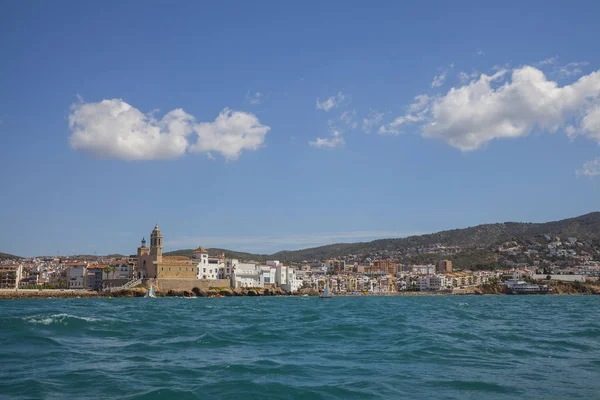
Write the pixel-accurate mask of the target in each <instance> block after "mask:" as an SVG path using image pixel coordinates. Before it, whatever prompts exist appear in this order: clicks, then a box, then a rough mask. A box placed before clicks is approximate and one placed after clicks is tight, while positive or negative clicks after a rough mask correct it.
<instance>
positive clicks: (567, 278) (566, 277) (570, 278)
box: [533, 274, 585, 282]
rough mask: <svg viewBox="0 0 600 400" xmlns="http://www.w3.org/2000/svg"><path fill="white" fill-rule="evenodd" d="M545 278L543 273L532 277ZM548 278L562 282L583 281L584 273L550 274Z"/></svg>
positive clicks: (546, 276)
mask: <svg viewBox="0 0 600 400" xmlns="http://www.w3.org/2000/svg"><path fill="white" fill-rule="evenodd" d="M547 278H548V275H545V274H535V275H533V279H540V280H544V279H547ZM550 279H552V280H554V281H563V282H585V275H550Z"/></svg>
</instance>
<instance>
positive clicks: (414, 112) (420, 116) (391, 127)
mask: <svg viewBox="0 0 600 400" xmlns="http://www.w3.org/2000/svg"><path fill="white" fill-rule="evenodd" d="M431 100H432V98H431V97H429V96H427V95H426V94H420V95H418V96H416V97H415V101H414V102H413V103H412V104H411V105H409V106H408V113H407V114H405V115H403V116H400V117H397V118H396V119H395V120H394V121H392V122H391V123H389V124H386V125H382V126H380V127H379V133H381V134H392V135H398V134H399V133H401V130H400V127H401V126H402V125H404V124H407V123H416V122H421V121H423V120H425V118H426V114H427V111H428V110H429V103H431Z"/></svg>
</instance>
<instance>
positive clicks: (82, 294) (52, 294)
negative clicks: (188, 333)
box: [0, 281, 600, 299]
mask: <svg viewBox="0 0 600 400" xmlns="http://www.w3.org/2000/svg"><path fill="white" fill-rule="evenodd" d="M544 284H547V285H549V286H550V287H551V289H552V290H551V292H550V293H548V294H549V295H556V294H591V295H600V285H598V284H590V283H577V282H555V281H548V282H544ZM147 291H148V289H147V288H143V287H136V288H132V289H123V290H116V291H112V292H92V291H87V290H68V289H44V290H39V289H20V290H6V289H0V299H35V298H45V299H48V298H56V299H64V298H93V297H97V298H102V297H104V298H112V297H144V296H145V295H146V293H147ZM483 294H487V295H506V294H509V291H508V290H507V288H506V287H505V286H503V285H482V286H478V287H475V288H469V290H466V291H464V292H462V293H451V292H412V291H406V292H398V293H393V294H390V293H388V294H367V295H366V296H378V295H387V296H389V295H395V296H456V295H458V296H460V295H483ZM156 295H157V296H159V297H230V296H248V297H253V296H290V295H291V294H290V293H287V292H286V291H284V290H283V289H281V288H270V289H262V288H236V289H232V288H228V287H224V288H210V289H209V290H202V289H199V288H193V289H192V290H166V291H160V290H157V291H156ZM293 295H297V296H303V295H308V296H318V295H319V292H318V291H317V290H316V289H300V290H299V291H298V292H295V293H293ZM348 296H352V295H348ZM356 296H361V295H356Z"/></svg>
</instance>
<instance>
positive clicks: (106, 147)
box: [69, 99, 270, 161]
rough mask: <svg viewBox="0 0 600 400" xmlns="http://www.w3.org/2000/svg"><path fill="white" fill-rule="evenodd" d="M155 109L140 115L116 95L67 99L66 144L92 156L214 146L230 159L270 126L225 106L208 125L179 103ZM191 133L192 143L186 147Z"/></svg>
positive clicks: (164, 153)
mask: <svg viewBox="0 0 600 400" xmlns="http://www.w3.org/2000/svg"><path fill="white" fill-rule="evenodd" d="M155 114H156V111H153V112H151V113H149V114H144V113H142V112H141V111H140V110H138V109H137V108H135V107H133V106H131V105H129V104H127V103H126V102H124V101H123V100H121V99H111V100H103V101H101V102H98V103H82V102H80V103H76V104H73V105H72V106H71V113H70V115H69V128H70V131H71V135H70V137H69V142H70V145H71V147H72V148H73V149H75V150H85V151H89V152H91V153H92V154H94V155H95V156H96V157H98V158H113V159H121V160H126V161H134V160H166V159H173V158H177V157H180V156H182V155H184V154H185V153H186V152H188V151H196V152H197V151H205V152H209V151H216V152H220V153H221V154H223V155H224V156H225V157H227V158H231V159H235V158H237V157H238V156H239V154H240V152H241V151H242V150H244V149H248V150H255V149H257V148H258V147H259V146H260V144H262V143H263V141H264V136H265V135H266V133H267V132H268V131H269V129H270V128H269V127H268V126H265V125H261V124H260V122H258V119H257V118H256V117H255V116H254V115H252V114H246V113H243V112H232V111H230V110H228V109H225V110H224V111H223V112H222V113H221V114H220V115H219V117H217V119H216V120H215V122H212V123H209V124H207V123H200V124H197V123H196V120H195V118H194V117H193V116H192V115H190V114H188V113H186V112H185V111H183V110H182V109H180V108H178V109H175V110H172V111H170V112H168V113H167V114H165V116H164V117H163V118H162V119H157V118H156V117H155ZM194 133H195V134H196V135H195V136H197V143H196V144H194V145H193V146H192V145H190V137H191V136H194Z"/></svg>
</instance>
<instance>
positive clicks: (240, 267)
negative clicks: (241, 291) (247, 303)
mask: <svg viewBox="0 0 600 400" xmlns="http://www.w3.org/2000/svg"><path fill="white" fill-rule="evenodd" d="M227 264H230V265H231V266H232V267H231V268H232V271H233V272H232V274H231V287H233V288H240V287H246V288H263V287H264V282H263V281H262V280H261V274H262V271H261V268H260V265H258V264H254V263H240V262H239V261H238V260H228V262H227Z"/></svg>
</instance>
